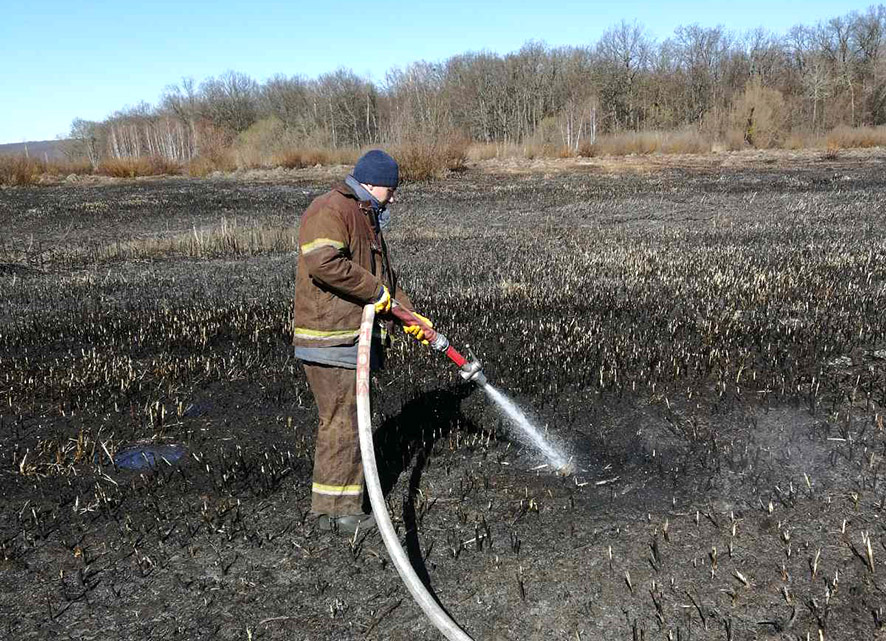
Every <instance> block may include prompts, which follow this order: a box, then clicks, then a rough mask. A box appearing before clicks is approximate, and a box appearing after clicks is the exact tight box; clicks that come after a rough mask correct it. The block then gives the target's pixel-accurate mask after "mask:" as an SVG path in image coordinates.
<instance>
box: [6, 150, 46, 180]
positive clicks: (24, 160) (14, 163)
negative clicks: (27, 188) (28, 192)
mask: <svg viewBox="0 0 886 641" xmlns="http://www.w3.org/2000/svg"><path fill="white" fill-rule="evenodd" d="M42 173H43V163H42V162H40V161H38V160H35V159H33V158H29V157H27V156H25V155H16V156H0V185H33V184H34V183H36V182H37V181H38V180H39V178H40V174H42Z"/></svg>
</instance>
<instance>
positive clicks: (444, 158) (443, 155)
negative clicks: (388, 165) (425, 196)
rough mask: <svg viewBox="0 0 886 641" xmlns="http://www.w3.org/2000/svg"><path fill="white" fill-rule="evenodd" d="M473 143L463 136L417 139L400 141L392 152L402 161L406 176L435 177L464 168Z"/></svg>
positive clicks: (401, 173) (412, 178) (402, 172)
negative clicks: (469, 148) (401, 142)
mask: <svg viewBox="0 0 886 641" xmlns="http://www.w3.org/2000/svg"><path fill="white" fill-rule="evenodd" d="M469 145H470V143H469V141H467V140H466V139H465V138H463V137H460V136H450V137H447V138H444V139H442V140H431V139H428V140H414V141H410V142H406V143H403V144H401V145H399V146H398V147H397V148H396V149H394V150H393V154H392V155H393V156H394V157H395V158H396V159H397V162H398V163H399V165H400V178H401V179H402V180H407V181H423V180H431V179H433V178H440V177H442V176H443V175H445V174H446V173H448V172H450V171H459V170H461V169H464V167H465V163H467V160H468V147H469Z"/></svg>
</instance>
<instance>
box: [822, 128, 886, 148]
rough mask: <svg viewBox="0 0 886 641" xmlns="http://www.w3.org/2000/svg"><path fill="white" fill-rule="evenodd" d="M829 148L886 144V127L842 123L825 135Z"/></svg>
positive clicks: (868, 146)
mask: <svg viewBox="0 0 886 641" xmlns="http://www.w3.org/2000/svg"><path fill="white" fill-rule="evenodd" d="M825 145H826V147H827V149H835V150H836V149H852V148H862V149H864V148H870V147H884V146H886V127H884V126H880V127H847V126H845V125H841V126H839V127H836V128H834V129H832V130H831V131H830V132H829V133H828V134H827V136H825Z"/></svg>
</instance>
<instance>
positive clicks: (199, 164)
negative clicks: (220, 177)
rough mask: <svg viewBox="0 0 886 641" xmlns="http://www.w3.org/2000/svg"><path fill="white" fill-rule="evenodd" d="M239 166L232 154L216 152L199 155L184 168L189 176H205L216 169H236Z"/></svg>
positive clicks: (223, 170)
mask: <svg viewBox="0 0 886 641" xmlns="http://www.w3.org/2000/svg"><path fill="white" fill-rule="evenodd" d="M236 168H237V166H236V164H235V163H234V161H233V159H232V158H231V155H230V154H225V153H214V154H211V155H209V154H207V155H203V156H197V157H196V158H194V159H193V160H192V161H191V162H189V163H188V164H187V165H185V167H184V170H185V172H186V173H187V174H188V176H193V177H194V178H204V177H206V176H208V175H209V174H211V173H213V172H216V171H222V172H227V171H234V170H235V169H236Z"/></svg>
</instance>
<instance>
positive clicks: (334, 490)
mask: <svg viewBox="0 0 886 641" xmlns="http://www.w3.org/2000/svg"><path fill="white" fill-rule="evenodd" d="M311 491H312V492H314V493H315V494H327V495H330V496H360V495H361V494H362V493H363V486H362V485H323V484H322V483H314V484H313V485H312V486H311Z"/></svg>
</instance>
